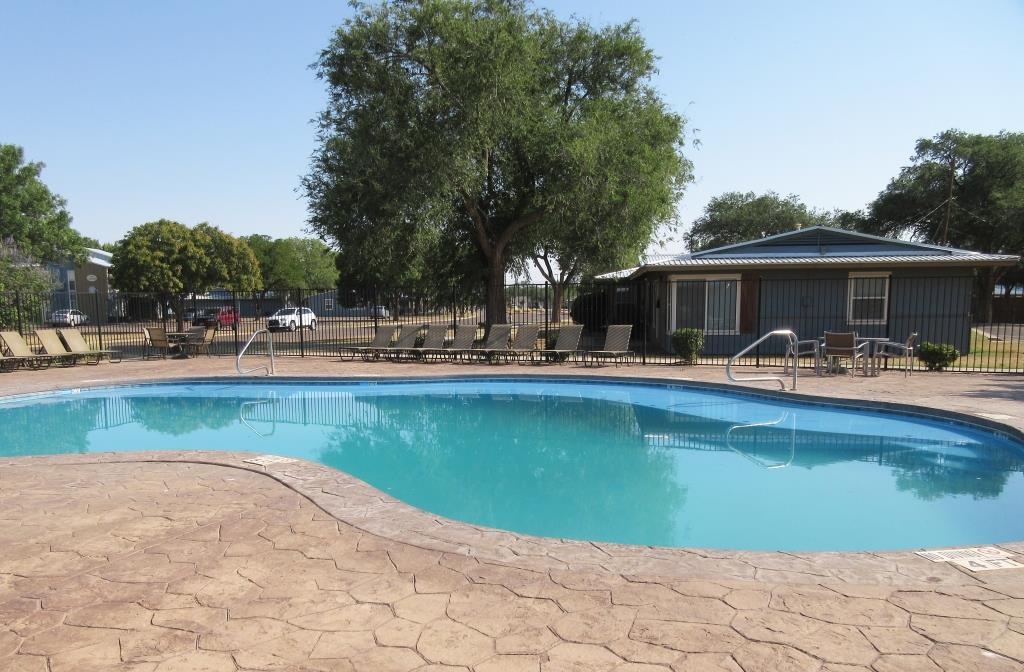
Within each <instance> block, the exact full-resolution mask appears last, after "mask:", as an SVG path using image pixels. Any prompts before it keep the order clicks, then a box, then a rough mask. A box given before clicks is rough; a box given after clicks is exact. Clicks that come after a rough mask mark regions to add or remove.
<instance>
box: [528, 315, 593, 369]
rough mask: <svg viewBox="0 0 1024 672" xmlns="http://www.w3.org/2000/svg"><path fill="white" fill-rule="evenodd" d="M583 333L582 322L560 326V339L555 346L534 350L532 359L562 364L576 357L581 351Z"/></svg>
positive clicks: (531, 354)
mask: <svg viewBox="0 0 1024 672" xmlns="http://www.w3.org/2000/svg"><path fill="white" fill-rule="evenodd" d="M582 333H583V325H582V324H567V325H565V326H564V327H560V328H559V330H558V339H557V340H556V341H555V347H553V348H551V349H544V350H534V351H533V352H531V353H530V361H531V362H536V363H541V362H558V363H559V364H561V363H562V362H565V361H567V360H569V359H570V358H572V357H575V356H576V354H577V353H578V352H579V347H580V335H581V334H582Z"/></svg>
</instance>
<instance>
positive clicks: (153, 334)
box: [142, 327, 181, 359]
mask: <svg viewBox="0 0 1024 672" xmlns="http://www.w3.org/2000/svg"><path fill="white" fill-rule="evenodd" d="M142 331H144V332H145V333H146V352H145V353H143V355H142V358H143V359H149V355H150V352H151V351H153V350H156V351H157V352H159V353H160V356H161V357H163V358H164V359H167V355H168V354H169V353H178V352H180V351H181V348H180V347H179V346H178V344H177V343H171V341H170V339H169V338H167V330H166V329H164V328H163V327H143V328H142Z"/></svg>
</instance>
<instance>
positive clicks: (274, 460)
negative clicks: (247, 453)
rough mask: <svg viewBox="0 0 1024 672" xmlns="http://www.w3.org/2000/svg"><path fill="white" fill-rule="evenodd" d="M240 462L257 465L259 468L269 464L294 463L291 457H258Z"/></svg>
mask: <svg viewBox="0 0 1024 672" xmlns="http://www.w3.org/2000/svg"><path fill="white" fill-rule="evenodd" d="M242 462H248V463H249V464H258V465H259V466H261V467H266V466H269V465H271V464H286V463H288V462H295V460H294V459H293V458H291V457H281V456H280V455H260V456H259V457H250V458H249V459H248V460H242Z"/></svg>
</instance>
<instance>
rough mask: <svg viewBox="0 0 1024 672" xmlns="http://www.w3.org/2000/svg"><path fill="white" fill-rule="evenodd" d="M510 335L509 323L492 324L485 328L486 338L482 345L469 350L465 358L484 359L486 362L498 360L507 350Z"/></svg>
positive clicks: (470, 359) (510, 326) (510, 327)
mask: <svg viewBox="0 0 1024 672" xmlns="http://www.w3.org/2000/svg"><path fill="white" fill-rule="evenodd" d="M511 335H512V325H511V324H492V325H491V328H490V329H488V330H487V338H486V339H484V343H483V345H481V346H480V347H479V348H474V349H472V350H470V351H469V353H468V356H467V360H469V361H473V360H477V361H479V360H486V361H487V362H488V363H494V362H496V361H498V360H499V359H500V358H501V357H502V356H503V353H506V352H508V339H509V337H510V336H511Z"/></svg>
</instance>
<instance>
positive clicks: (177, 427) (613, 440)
mask: <svg viewBox="0 0 1024 672" xmlns="http://www.w3.org/2000/svg"><path fill="white" fill-rule="evenodd" d="M0 426H2V427H4V435H3V439H2V440H0V456H12V455H13V456H16V455H44V454H57V453H74V452H95V451H127V450H133V451H134V450H182V449H204V450H210V449H213V450H230V451H252V452H257V453H272V454H276V455H286V456H292V457H299V458H303V459H307V460H312V461H316V462H320V463H322V464H325V465H328V466H331V467H335V468H337V469H341V470H343V471H346V472H348V473H350V474H353V475H354V476H356V477H358V478H360V479H362V480H364V481H366V482H368V483H370V484H371V485H373V486H375V487H377V488H378V489H380V490H382V491H385V492H387V493H389V494H391V495H392V496H394V497H396V498H398V499H400V500H402V501H404V502H407V503H408V504H411V505H413V506H416V507H419V508H421V509H424V510H426V511H429V512H431V513H435V514H439V515H442V516H446V517H449V518H453V519H456V520H462V521H465V522H469V523H473V524H480V525H487V526H491V527H497V528H501V529H506V530H511V531H515V532H522V533H528V534H535V535H541V536H553V537H563V538H571V539H589V540H594V541H613V542H621V543H630V544H643V545H658V546H696V547H711V548H730V549H752V550H885V549H905V548H917V547H922V546H925V547H934V546H947V545H960V544H975V543H996V542H1001V541H1012V540H1019V539H1024V517H1021V516H1019V515H1017V512H1019V511H1020V510H1021V507H1022V505H1024V449H1022V446H1021V445H1020V444H1019V443H1018V442H1017V441H1015V440H1013V439H1011V438H1009V437H1006V436H1002V435H999V434H997V433H994V432H989V431H986V430H983V429H981V428H978V427H973V426H969V425H966V424H961V423H956V422H948V421H942V420H936V419H930V418H927V417H918V416H913V415H904V414H896V413H892V412H883V411H867V410H854V409H849V408H841V407H835V406H826V405H821V404H809V403H802V402H797V401H791V400H783V399H778V398H772V397H766V396H759V395H754V394H747V393H735V392H731V391H722V390H711V389H700V388H694V387H686V386H682V385H678V384H677V385H660V384H654V383H644V382H624V381H621V380H619V381H614V382H613V381H607V380H594V379H587V380H580V379H553V378H533V379H530V378H460V379H431V380H421V381H404V382H401V381H384V380H380V381H331V382H308V381H304V382H298V381H287V382H273V383H268V382H265V381H259V382H253V381H238V382H236V381H224V380H218V381H187V382H180V383H173V384H146V385H135V386H124V387H108V388H96V389H82V390H72V391H65V392H60V393H52V394H49V393H48V394H39V395H26V396H22V397H12V398H7V399H4V400H0Z"/></svg>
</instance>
